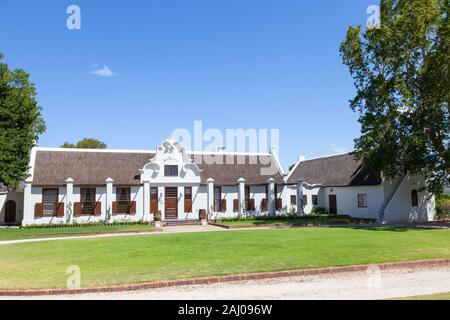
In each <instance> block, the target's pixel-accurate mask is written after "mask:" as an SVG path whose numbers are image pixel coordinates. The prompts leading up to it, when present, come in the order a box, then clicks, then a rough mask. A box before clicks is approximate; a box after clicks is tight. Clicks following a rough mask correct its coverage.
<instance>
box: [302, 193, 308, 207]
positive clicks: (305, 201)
mask: <svg viewBox="0 0 450 320" xmlns="http://www.w3.org/2000/svg"><path fill="white" fill-rule="evenodd" d="M302 201H303V206H307V205H308V195H306V194H304V195H303V197H302Z"/></svg>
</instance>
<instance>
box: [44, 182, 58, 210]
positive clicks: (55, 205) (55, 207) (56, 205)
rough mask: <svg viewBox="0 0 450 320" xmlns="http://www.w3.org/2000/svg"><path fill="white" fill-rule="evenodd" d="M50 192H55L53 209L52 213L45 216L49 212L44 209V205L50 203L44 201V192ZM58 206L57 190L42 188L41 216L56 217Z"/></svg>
mask: <svg viewBox="0 0 450 320" xmlns="http://www.w3.org/2000/svg"><path fill="white" fill-rule="evenodd" d="M50 190H52V191H55V190H56V201H55V202H54V208H53V213H52V214H48V213H47V214H46V213H45V212H46V211H49V210H47V209H46V208H45V204H46V203H47V202H50V201H45V199H44V196H45V195H44V193H45V191H50ZM58 205H59V188H42V216H43V217H56V216H57V212H58V211H57V210H58Z"/></svg>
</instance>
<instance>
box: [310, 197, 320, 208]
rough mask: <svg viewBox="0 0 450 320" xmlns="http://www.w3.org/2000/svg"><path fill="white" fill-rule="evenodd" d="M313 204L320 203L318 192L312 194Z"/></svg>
mask: <svg viewBox="0 0 450 320" xmlns="http://www.w3.org/2000/svg"><path fill="white" fill-rule="evenodd" d="M311 204H312V205H313V206H318V205H319V197H318V196H317V195H316V194H313V195H312V196H311Z"/></svg>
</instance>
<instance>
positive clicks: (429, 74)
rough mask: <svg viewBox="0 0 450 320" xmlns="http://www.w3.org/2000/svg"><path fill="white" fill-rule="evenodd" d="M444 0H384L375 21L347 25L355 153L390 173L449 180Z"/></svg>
mask: <svg viewBox="0 0 450 320" xmlns="http://www.w3.org/2000/svg"><path fill="white" fill-rule="evenodd" d="M448 14H449V0H382V1H381V7H380V18H381V19H380V25H379V26H377V27H374V28H367V29H365V30H364V31H363V30H362V27H361V26H356V27H349V29H348V31H347V36H346V39H345V40H344V41H343V42H342V44H341V48H340V52H341V56H342V58H343V62H344V64H346V65H347V66H348V68H349V70H350V73H351V75H352V77H353V79H354V84H355V87H356V96H355V97H354V98H353V99H352V100H351V101H350V106H351V108H352V109H353V110H354V111H358V112H359V113H360V117H359V122H360V124H361V136H360V137H359V138H357V139H356V140H355V154H356V156H357V157H359V158H361V159H362V160H363V162H364V163H365V164H366V165H368V166H370V167H371V168H373V169H376V170H379V171H382V172H383V173H384V174H385V175H386V176H388V177H395V176H397V175H398V174H402V173H404V172H405V171H409V172H411V173H413V174H422V175H424V176H425V178H426V181H427V188H428V189H429V191H431V192H433V193H435V194H437V193H440V192H441V191H442V189H443V186H444V185H446V184H449V182H450V179H449V172H450V171H449V168H450V150H449V132H450V120H449V113H450V110H449V100H450V83H449V81H450V75H449V66H450V47H449V46H450V34H449V28H450V23H449V16H448Z"/></svg>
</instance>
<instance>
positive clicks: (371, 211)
mask: <svg viewBox="0 0 450 320" xmlns="http://www.w3.org/2000/svg"><path fill="white" fill-rule="evenodd" d="M295 188H296V187H295V186H294V185H290V186H287V193H288V194H289V199H290V195H296V189H295ZM358 193H365V194H367V206H368V207H367V208H358ZM330 194H335V195H336V201H337V209H338V214H343V215H349V216H351V217H355V218H369V219H377V216H378V209H379V207H380V205H381V203H382V202H383V192H382V188H381V185H377V186H361V187H318V186H308V185H306V186H304V187H303V195H305V196H306V197H307V199H308V204H307V205H306V206H305V207H304V212H305V213H306V214H311V212H312V209H313V207H314V206H313V205H312V195H317V196H318V199H317V201H318V204H317V206H315V207H323V208H325V210H326V211H329V203H328V195H330ZM299 200H300V199H297V201H299ZM288 207H291V206H290V200H289V206H288Z"/></svg>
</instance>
